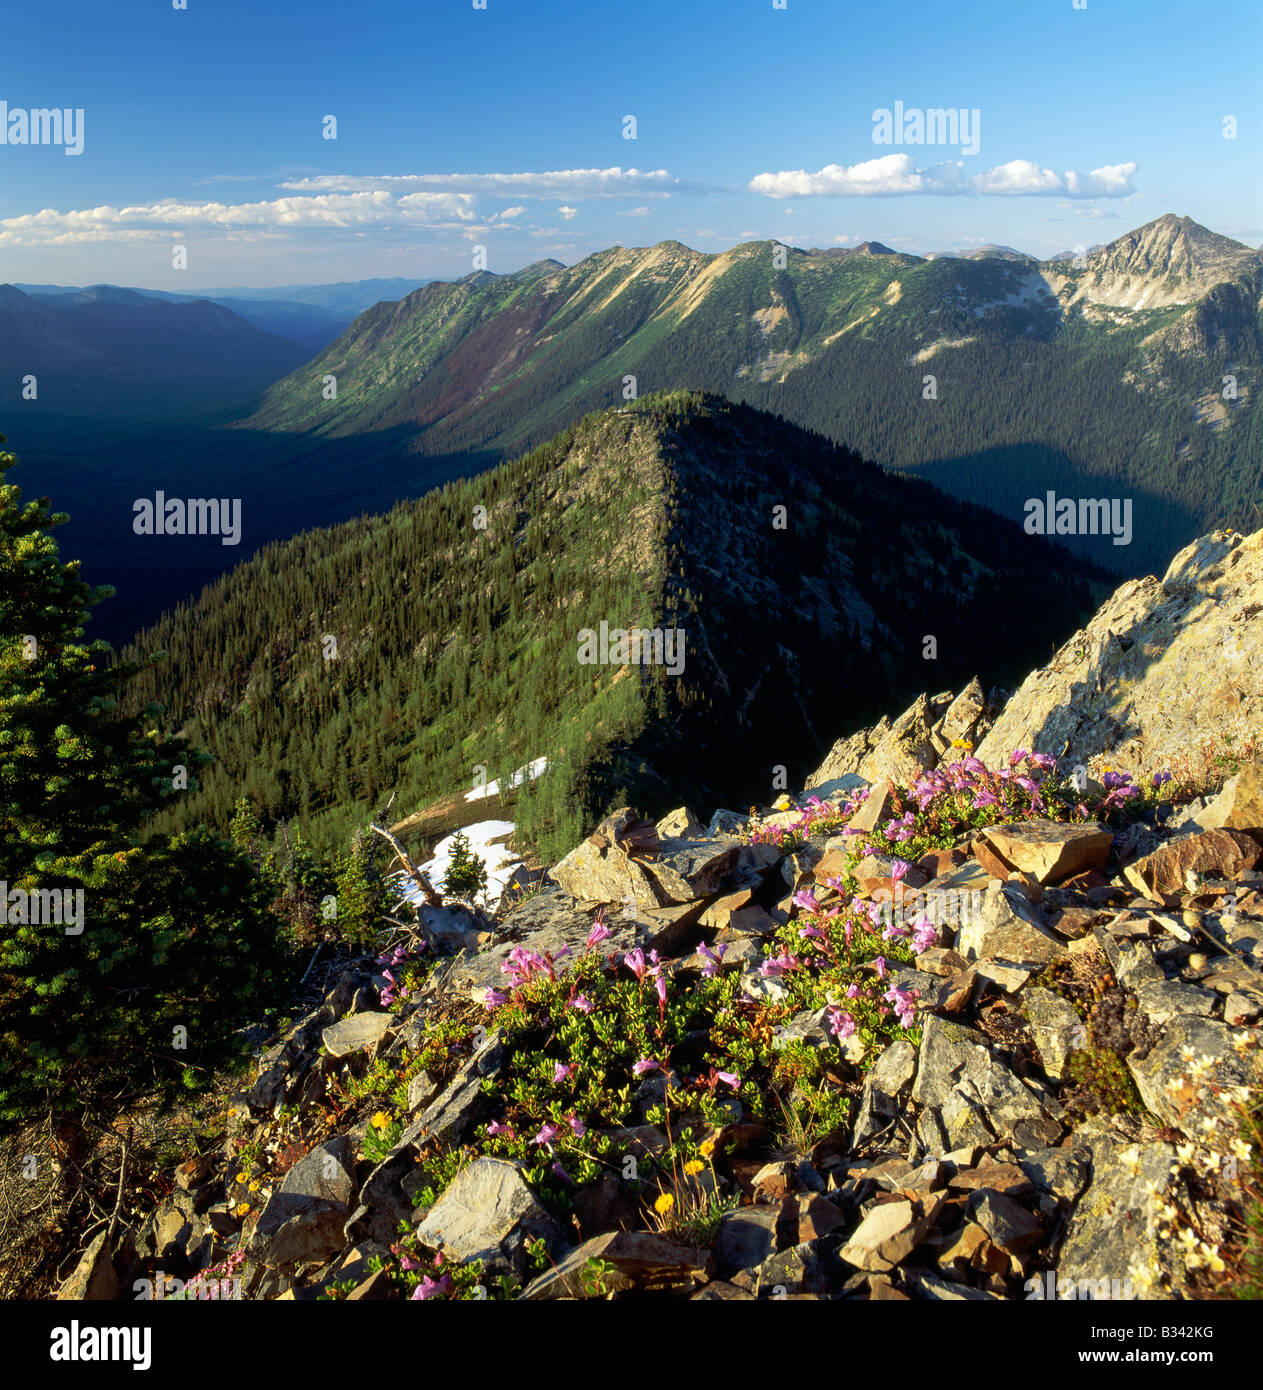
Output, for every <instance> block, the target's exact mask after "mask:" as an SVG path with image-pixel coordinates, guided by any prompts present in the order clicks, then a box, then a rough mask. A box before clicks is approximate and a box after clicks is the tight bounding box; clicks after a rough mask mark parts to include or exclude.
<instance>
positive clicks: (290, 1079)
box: [245, 1004, 334, 1113]
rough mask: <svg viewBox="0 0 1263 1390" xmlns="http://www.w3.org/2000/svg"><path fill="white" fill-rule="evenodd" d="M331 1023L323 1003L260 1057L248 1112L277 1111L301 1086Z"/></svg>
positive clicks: (328, 1012)
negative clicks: (322, 1037)
mask: <svg viewBox="0 0 1263 1390" xmlns="http://www.w3.org/2000/svg"><path fill="white" fill-rule="evenodd" d="M333 1020H334V1013H333V1010H332V1009H331V1008H330V1007H329V1006H328V1005H327V1004H322V1005H321V1006H320V1007H319V1008H318V1009H313V1010H312V1012H311V1013H309V1014H307V1015H306V1016H305V1017H304V1018H302V1019H300V1020H299V1021H298V1022H297V1023H296V1024H295V1025H294V1026H293V1027H292V1028H291V1029H290V1030H289V1032H288V1033H286V1034H285V1036H284V1037H283V1038H282V1039H281V1040H280V1041H279V1042H278V1043H276V1044H274V1045H273V1046H272V1047H270V1048H268V1049H267V1050H266V1051H265V1052H264V1053H263V1054H262V1055H261V1056H260V1058H259V1063H258V1066H259V1072H258V1078H257V1080H256V1081H255V1083H254V1085H253V1086H252V1087H251V1088H250V1090H249V1091H248V1092H246V1096H245V1099H246V1102H247V1104H248V1105H249V1106H250V1107H251V1109H254V1110H264V1111H272V1112H273V1113H276V1112H277V1111H278V1110H279V1109H280V1107H281V1106H282V1105H283V1104H284V1103H285V1100H286V1099H287V1098H288V1097H289V1096H290V1095H291V1094H292V1093H293V1092H294V1091H295V1090H296V1089H297V1088H298V1087H300V1086H301V1085H302V1081H303V1075H304V1073H305V1072H306V1070H307V1067H308V1066H309V1065H310V1064H311V1063H312V1062H313V1061H314V1060H315V1057H316V1048H317V1047H318V1045H319V1043H320V1038H321V1034H322V1033H323V1032H324V1030H325V1028H327V1027H328V1026H329V1024H331V1023H332V1022H333Z"/></svg>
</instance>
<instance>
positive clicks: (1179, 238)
mask: <svg viewBox="0 0 1263 1390" xmlns="http://www.w3.org/2000/svg"><path fill="white" fill-rule="evenodd" d="M1261 301H1263V255H1260V253H1259V252H1258V251H1254V250H1251V249H1250V248H1249V247H1246V246H1243V245H1241V244H1240V243H1238V242H1235V241H1232V240H1230V239H1229V238H1227V237H1223V236H1219V235H1217V234H1216V233H1214V232H1211V231H1208V230H1207V229H1206V228H1205V227H1202V226H1200V225H1199V224H1197V223H1195V222H1193V221H1192V220H1191V219H1189V218H1181V217H1175V216H1172V215H1167V216H1164V217H1161V218H1158V219H1157V220H1156V221H1154V222H1151V223H1149V224H1148V225H1146V226H1144V227H1141V228H1139V229H1137V230H1136V231H1134V232H1130V233H1128V234H1127V235H1126V236H1123V237H1120V238H1118V239H1117V240H1116V241H1113V242H1111V243H1110V244H1109V245H1108V246H1106V247H1104V248H1103V249H1100V250H1098V251H1096V252H1094V253H1091V254H1088V255H1086V257H1085V262H1084V264H1082V265H1076V264H1075V262H1073V261H1071V262H1069V263H1067V262H1064V261H1047V262H1040V261H1036V260H1032V259H1030V258H1027V257H1024V256H1022V255H1021V254H1020V253H1018V252H1013V251H1011V250H1009V249H1008V248H990V249H983V250H982V251H980V252H979V253H978V254H975V255H973V256H971V257H970V258H963V257H960V256H940V257H935V258H933V259H930V258H925V257H919V256H910V255H904V254H902V253H896V252H892V251H891V250H890V249H889V248H888V247H885V246H882V245H881V244H880V243H865V244H864V245H863V246H860V247H854V248H834V249H831V250H828V251H799V250H795V249H792V248H790V249H785V248H783V247H780V246H779V245H778V244H777V243H774V242H751V243H746V244H743V245H741V246H737V247H734V248H733V249H732V250H730V251H725V252H721V253H718V254H711V255H708V254H703V253H701V252H698V251H693V250H690V249H689V248H688V247H687V246H683V245H681V244H680V243H679V242H670V241H669V242H663V243H660V244H659V245H657V246H653V247H648V248H636V249H633V248H623V247H613V248H610V249H609V250H605V251H600V252H597V253H596V254H595V255H592V256H589V257H587V258H586V259H584V260H582V261H580V262H579V263H578V264H576V265H574V266H571V267H564V266H558V265H557V264H556V263H555V262H553V263H548V262H545V263H541V264H539V265H535V266H531V267H528V268H527V269H526V270H524V271H519V272H517V273H515V274H508V275H492V274H490V273H488V272H480V273H478V274H475V275H470V276H466V277H465V278H464V279H462V280H458V281H454V282H441V283H432V284H429V285H426V286H424V287H422V288H421V289H419V290H417V291H415V292H414V293H412V294H410V295H408V296H407V297H406V298H405V299H403V300H401V301H400V302H398V303H394V304H390V303H386V304H378V305H376V306H375V307H374V308H372V309H370V310H368V311H367V312H365V313H364V314H361V315H360V316H359V318H357V319H356V320H355V322H354V323H353V324H352V325H351V326H350V327H349V328H348V329H347V331H346V332H345V333H344V334H343V335H342V336H341V337H340V338H339V339H338V340H337V341H336V342H334V343H332V344H331V345H330V346H329V347H327V348H326V349H325V350H324V351H323V352H322V353H320V354H319V355H318V357H317V358H316V359H315V360H313V361H312V362H310V363H307V364H305V365H304V366H303V367H302V368H301V369H299V370H298V371H296V372H294V373H292V374H291V375H290V376H288V377H287V378H286V379H285V380H283V381H280V382H277V383H276V384H275V385H274V386H273V387H272V388H271V389H270V390H269V391H268V392H267V394H266V396H265V398H264V400H263V403H262V405H261V407H260V409H259V410H258V411H257V412H255V413H254V414H253V415H252V416H250V417H249V418H248V419H247V420H246V421H244V422H243V423H244V424H245V425H246V426H247V427H248V428H249V429H251V430H253V431H265V432H268V433H273V434H276V435H277V436H291V437H295V438H297V437H301V438H305V439H308V440H311V441H321V440H344V441H348V443H349V442H350V441H351V440H353V439H354V440H355V447H356V448H364V447H367V448H372V447H374V444H373V440H374V437H376V440H377V445H376V447H378V448H386V447H390V448H393V449H397V450H404V451H407V452H409V453H411V454H412V455H413V456H414V457H415V459H416V465H417V468H418V470H419V471H420V472H421V473H424V470H425V463H424V458H425V456H426V455H443V456H450V455H452V454H454V453H459V452H461V451H476V452H479V453H482V454H486V453H487V451H492V452H493V453H494V454H495V455H497V456H504V455H507V454H511V453H513V452H514V451H517V450H519V449H521V448H523V447H526V446H529V445H530V444H532V443H536V442H539V441H541V440H543V439H546V438H548V437H549V436H550V435H551V434H553V433H555V432H556V430H557V429H559V428H561V427H563V426H564V425H565V424H567V423H568V422H570V421H573V420H574V419H576V418H578V417H579V416H581V415H582V414H583V413H584V412H586V411H588V410H590V409H593V408H598V407H600V406H603V405H609V404H613V403H616V402H618V401H619V400H621V399H623V397H624V395H625V394H626V393H627V391H628V390H629V389H631V385H632V383H633V381H634V387H635V389H636V390H638V391H641V392H643V391H648V390H653V389H660V388H668V387H675V386H689V387H698V388H703V389H707V390H711V391H716V392H721V393H722V394H724V395H726V396H729V397H732V398H736V399H741V400H745V401H748V402H749V403H751V404H753V405H757V406H759V407H761V408H763V409H767V410H771V411H773V412H775V413H777V414H780V415H783V416H785V418H787V419H790V420H793V421H795V422H797V423H799V424H802V425H806V426H809V427H811V428H813V429H815V430H818V431H820V432H821V433H823V434H827V435H828V436H829V437H831V438H834V439H837V440H839V441H845V442H846V443H847V444H848V445H849V446H851V447H853V448H855V449H856V450H857V451H859V452H860V453H862V454H864V455H865V456H866V457H870V458H874V459H876V460H877V461H879V462H881V463H883V464H886V465H889V466H892V467H897V468H905V469H915V470H917V471H918V472H920V473H922V474H923V475H924V476H927V477H929V478H932V479H933V480H935V481H936V482H939V483H940V484H941V485H942V486H943V487H944V488H945V489H946V490H947V491H949V492H952V493H954V494H956V495H958V496H963V497H968V498H971V499H974V500H977V501H981V502H986V503H987V504H988V505H991V506H994V507H996V508H997V509H999V510H1000V511H1002V512H1003V513H1005V514H1006V515H1009V516H1011V517H1014V518H1015V519H1020V518H1021V517H1022V516H1023V508H1024V504H1025V502H1026V500H1027V499H1029V498H1030V497H1032V496H1042V495H1044V493H1045V492H1046V491H1047V490H1053V491H1055V492H1056V493H1057V494H1058V495H1060V496H1067V497H1103V496H1114V497H1124V496H1126V497H1131V498H1133V499H1134V505H1135V512H1136V522H1135V534H1134V538H1133V540H1132V542H1131V544H1130V545H1129V546H1127V547H1115V546H1113V545H1112V544H1111V543H1110V540H1109V538H1100V537H1090V536H1089V537H1073V536H1067V537H1066V538H1065V540H1066V544H1068V545H1071V546H1072V547H1076V548H1077V549H1079V551H1080V552H1081V553H1083V554H1085V555H1091V556H1092V557H1093V558H1094V559H1096V560H1097V561H1099V562H1100V563H1102V564H1107V565H1109V566H1111V567H1112V568H1114V569H1116V570H1119V571H1123V572H1128V573H1133V572H1143V571H1145V570H1147V569H1151V568H1154V567H1155V566H1160V565H1161V564H1162V563H1163V561H1164V557H1166V556H1167V555H1168V554H1169V553H1170V552H1171V551H1172V550H1173V549H1175V548H1178V546H1179V545H1180V544H1182V543H1183V542H1184V541H1185V540H1187V539H1189V538H1190V537H1192V536H1193V535H1196V534H1199V533H1202V532H1204V531H1206V530H1208V529H1210V528H1211V527H1212V526H1213V525H1215V524H1219V523H1225V522H1226V523H1238V524H1245V523H1247V522H1248V521H1249V519H1250V516H1251V515H1252V513H1251V507H1252V505H1253V504H1254V503H1255V500H1256V499H1257V497H1258V496H1259V493H1260V458H1261V457H1263V448H1261V447H1260V445H1261V444H1263V432H1261V427H1260V425H1259V423H1258V422H1259V418H1260V417H1259V414H1258V412H1257V411H1256V410H1255V409H1254V403H1255V399H1256V396H1257V390H1258V375H1259V367H1260V361H1261V358H1263V331H1261V319H1260V303H1261ZM327 376H334V377H336V379H337V399H336V400H326V399H324V398H323V396H322V389H321V384H322V382H323V381H324V379H325V378H326V377H327ZM928 378H933V380H932V381H930V380H927V379H928ZM1225 378H1229V379H1230V380H1229V381H1225Z"/></svg>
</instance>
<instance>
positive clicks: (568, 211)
mask: <svg viewBox="0 0 1263 1390" xmlns="http://www.w3.org/2000/svg"><path fill="white" fill-rule="evenodd" d="M557 211H558V212H559V213H561V215H562V217H564V218H565V220H566V221H567V222H569V221H570V219H571V218H572V217H578V215H579V209H578V208H568V207H567V206H566V205H565V203H562V205H561V206H560V207H559V208H558V209H557Z"/></svg>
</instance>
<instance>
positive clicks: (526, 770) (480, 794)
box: [465, 758, 548, 824]
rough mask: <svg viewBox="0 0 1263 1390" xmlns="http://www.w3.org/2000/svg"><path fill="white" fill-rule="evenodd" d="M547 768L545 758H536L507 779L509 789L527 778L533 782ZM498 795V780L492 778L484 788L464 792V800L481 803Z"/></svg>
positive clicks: (517, 785) (518, 785) (519, 784)
mask: <svg viewBox="0 0 1263 1390" xmlns="http://www.w3.org/2000/svg"><path fill="white" fill-rule="evenodd" d="M547 766H548V759H547V758H536V759H535V761H534V762H533V763H527V764H526V765H525V767H519V768H518V770H517V771H516V772H515V773H514V774H513V775H512V776H511V777H510V778H509V787H510V788H513V787H520V786H521V785H522V783H523V782H525V781H526V779H527V778H528V777H529V778H530V779H531V781H532V782H533V781H534V780H535V779H536V778H537V777H538V776H539V775H540V773H542V772H543V771H544V769H545V768H546V767H547ZM499 794H500V779H499V778H498V777H497V778H494V779H493V780H492V781H490V782H487V783H486V784H485V785H484V786H481V787H475V788H474V789H473V791H471V792H466V793H465V800H466V801H481V800H482V799H483V798H484V797H487V796H498V795H499ZM488 824H494V822H488Z"/></svg>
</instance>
